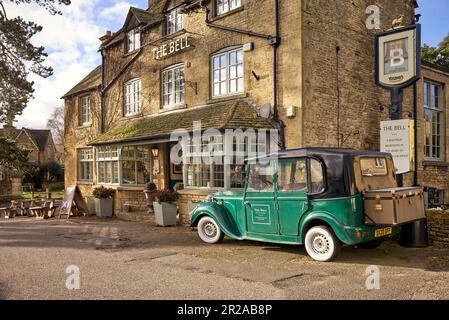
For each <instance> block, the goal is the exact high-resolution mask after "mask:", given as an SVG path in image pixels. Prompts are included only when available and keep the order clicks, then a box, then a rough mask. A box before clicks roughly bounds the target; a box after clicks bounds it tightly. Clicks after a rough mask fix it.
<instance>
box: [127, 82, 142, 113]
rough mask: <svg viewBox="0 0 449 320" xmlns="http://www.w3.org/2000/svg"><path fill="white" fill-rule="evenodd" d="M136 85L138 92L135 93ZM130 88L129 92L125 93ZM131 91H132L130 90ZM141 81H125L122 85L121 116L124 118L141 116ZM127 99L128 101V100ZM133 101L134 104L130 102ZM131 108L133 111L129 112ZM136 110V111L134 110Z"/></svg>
mask: <svg viewBox="0 0 449 320" xmlns="http://www.w3.org/2000/svg"><path fill="white" fill-rule="evenodd" d="M136 83H138V91H137V93H136V92H135V84H136ZM128 87H129V88H130V91H129V92H127V88H128ZM131 89H132V90H131ZM141 96H142V81H141V79H140V78H134V79H131V80H128V81H126V82H125V83H124V84H123V116H124V117H132V116H136V115H139V114H141V112H142V97H141ZM128 97H129V100H128ZM136 97H137V100H138V101H137V108H136V101H135V99H136ZM132 99H134V102H131V100H132ZM131 107H133V109H134V111H133V112H130V111H131ZM136 109H137V110H136Z"/></svg>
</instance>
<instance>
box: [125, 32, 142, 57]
mask: <svg viewBox="0 0 449 320" xmlns="http://www.w3.org/2000/svg"><path fill="white" fill-rule="evenodd" d="M139 48H140V31H139V30H138V29H137V28H135V29H132V30H130V31H128V32H127V33H126V52H127V53H128V52H132V51H134V50H137V49H139Z"/></svg>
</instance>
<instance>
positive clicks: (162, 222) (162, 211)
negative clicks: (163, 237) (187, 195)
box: [153, 190, 178, 227]
mask: <svg viewBox="0 0 449 320" xmlns="http://www.w3.org/2000/svg"><path fill="white" fill-rule="evenodd" d="M156 200H157V201H155V202H153V207H154V215H155V217H156V225H158V226H162V227H167V226H176V215H177V213H178V206H177V203H176V201H177V200H178V193H177V192H171V191H169V190H161V191H158V192H157V193H156Z"/></svg>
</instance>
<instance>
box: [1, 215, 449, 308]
mask: <svg viewBox="0 0 449 320" xmlns="http://www.w3.org/2000/svg"><path fill="white" fill-rule="evenodd" d="M68 266H76V267H77V268H79V271H80V289H79V290H68V289H67V288H66V279H67V277H69V274H67V273H66V270H67V267H68ZM370 266H377V267H378V268H379V271H380V289H378V290H368V289H367V288H366V285H365V283H366V279H367V277H368V275H366V270H367V268H368V267H370ZM448 298H449V248H433V247H430V248H426V249H406V248H402V247H400V246H399V245H397V244H396V243H393V242H386V243H384V244H382V246H381V247H380V248H378V249H375V250H363V249H357V248H353V247H347V248H344V249H343V250H342V253H341V255H340V257H339V258H338V259H337V261H335V262H332V263H318V262H315V261H312V260H311V259H310V258H309V257H308V256H307V254H306V253H305V251H304V249H303V248H302V247H297V246H279V245H272V244H266V243H257V242H249V241H248V242H239V241H235V240H231V239H228V238H225V241H224V242H223V243H221V244H219V245H212V246H211V245H206V244H203V243H202V242H201V241H200V240H199V239H198V237H197V235H196V232H195V231H193V230H190V229H186V228H183V227H176V228H156V227H153V226H151V224H148V223H137V222H125V221H119V220H115V219H111V220H99V219H95V218H76V219H71V220H68V221H67V220H56V219H53V220H47V221H35V220H34V219H30V218H15V219H12V220H2V221H0V299H448Z"/></svg>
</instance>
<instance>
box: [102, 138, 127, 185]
mask: <svg viewBox="0 0 449 320" xmlns="http://www.w3.org/2000/svg"><path fill="white" fill-rule="evenodd" d="M120 149H121V148H120V147H119V146H117V145H111V146H101V147H97V150H96V154H97V165H96V167H97V179H96V180H97V183H98V184H110V185H119V184H120V176H121V174H120ZM101 167H102V169H100V168H101ZM102 172H103V174H101V173H102Z"/></svg>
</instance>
